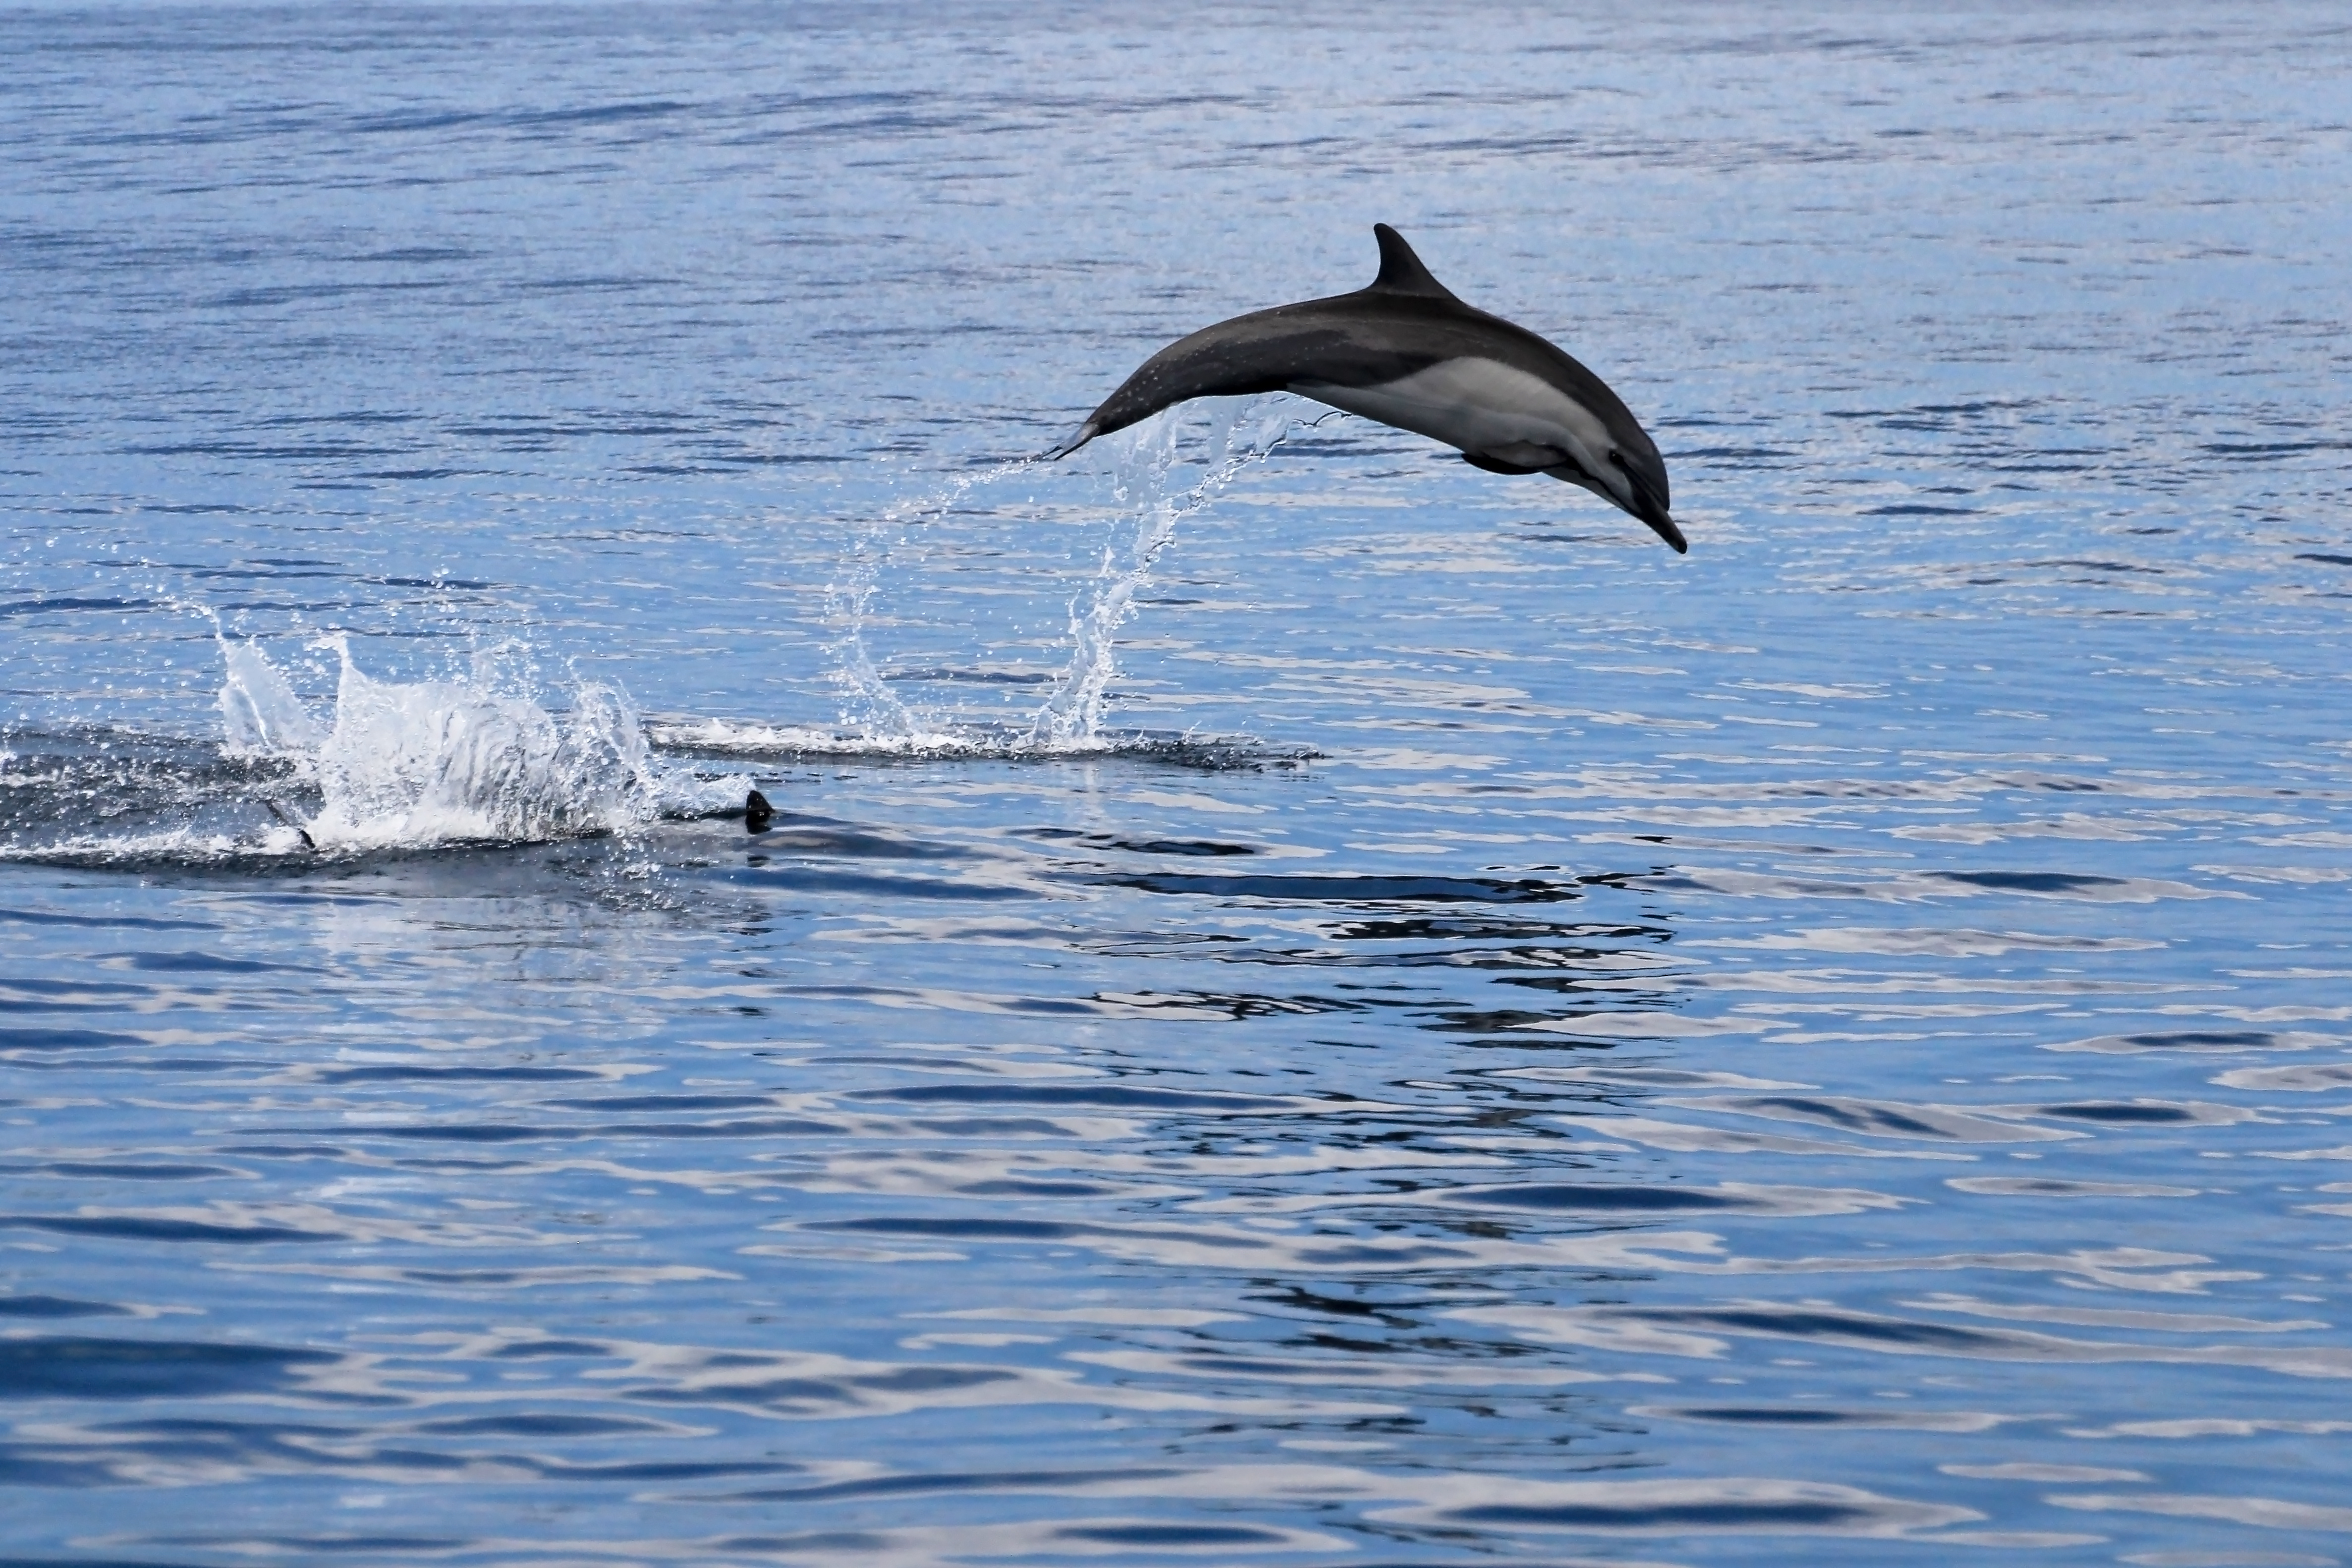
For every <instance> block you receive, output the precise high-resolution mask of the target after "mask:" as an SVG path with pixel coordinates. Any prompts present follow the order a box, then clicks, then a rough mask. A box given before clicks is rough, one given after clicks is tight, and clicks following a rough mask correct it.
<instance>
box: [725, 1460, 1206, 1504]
mask: <svg viewBox="0 0 2352 1568" xmlns="http://www.w3.org/2000/svg"><path fill="white" fill-rule="evenodd" d="M1183 1473H1184V1472H1183V1471H1181V1470H1177V1469H1167V1468H1136V1469H1117V1470H1043V1469H1040V1470H963V1471H943V1472H940V1473H938V1474H931V1475H896V1476H867V1477H864V1478H861V1479H857V1480H853V1481H832V1482H827V1483H824V1484H821V1485H817V1486H807V1487H788V1488H779V1489H773V1490H769V1491H754V1492H735V1493H731V1494H730V1497H729V1500H730V1501H736V1502H755V1501H756V1502H827V1501H831V1500H835V1499H837V1498H887V1497H919V1496H921V1495H923V1494H925V1493H929V1492H1058V1491H1067V1490H1078V1489H1085V1488H1087V1487H1092V1486H1097V1485H1100V1484H1102V1483H1104V1482H1112V1483H1116V1484H1118V1485H1129V1484H1132V1483H1136V1482H1142V1481H1156V1480H1165V1479H1170V1478H1171V1477H1175V1476H1181V1475H1182V1474H1183Z"/></svg>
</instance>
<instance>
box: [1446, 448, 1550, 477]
mask: <svg viewBox="0 0 2352 1568" xmlns="http://www.w3.org/2000/svg"><path fill="white" fill-rule="evenodd" d="M1462 460H1463V461H1464V462H1465V463H1467V464H1469V465H1470V466H1471V467H1472V468H1484V469H1486V471H1487V472H1488V473H1490V474H1540V473H1542V472H1543V471H1544V465H1543V464H1541V463H1538V464H1536V465H1534V466H1533V467H1529V466H1528V464H1526V463H1507V462H1505V461H1503V459H1502V458H1490V457H1488V456H1486V453H1484V452H1465V453H1463V454H1462Z"/></svg>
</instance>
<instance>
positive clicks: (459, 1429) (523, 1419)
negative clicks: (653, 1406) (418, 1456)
mask: <svg viewBox="0 0 2352 1568" xmlns="http://www.w3.org/2000/svg"><path fill="white" fill-rule="evenodd" d="M411 1430H413V1431H415V1432H418V1433H420V1434H424V1435H425V1436H436V1437H623V1436H648V1437H658V1436H667V1435H671V1434H674V1433H675V1431H676V1428H675V1427H671V1426H665V1425H663V1424H662V1423H661V1422H658V1421H645V1420H640V1419H638V1418H637V1417H635V1416H630V1415H573V1414H571V1413H569V1412H563V1413H558V1412H553V1411H531V1412H519V1413H517V1414H515V1415H453V1416H450V1417H448V1418H446V1419H444V1420H436V1421H419V1422H417V1423H416V1424H415V1426H414V1427H412V1428H411Z"/></svg>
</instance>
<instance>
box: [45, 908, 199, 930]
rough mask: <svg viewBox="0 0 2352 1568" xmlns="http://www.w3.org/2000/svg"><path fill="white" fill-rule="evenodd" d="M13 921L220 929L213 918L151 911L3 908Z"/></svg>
mask: <svg viewBox="0 0 2352 1568" xmlns="http://www.w3.org/2000/svg"><path fill="white" fill-rule="evenodd" d="M0 922H5V923H7V924H11V925H42V926H81V927H85V928H88V929H91V930H98V931H115V930H121V931H218V930H219V929H220V927H219V925H218V924H217V923H216V922H215V921H177V920H167V919H158V918H156V917H154V916H149V915H67V914H58V913H55V912H53V911H51V910H0Z"/></svg>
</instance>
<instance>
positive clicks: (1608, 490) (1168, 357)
mask: <svg viewBox="0 0 2352 1568" xmlns="http://www.w3.org/2000/svg"><path fill="white" fill-rule="evenodd" d="M1372 233H1373V235H1374V236H1375V237H1377V238H1378V239H1379V240H1380V243H1381V274H1380V276H1379V277H1377V278H1375V279H1372V283H1371V287H1370V288H1368V289H1357V290H1356V291H1355V292H1354V293H1352V294H1337V295H1334V296H1332V297H1331V298H1330V299H1328V300H1304V301H1302V302H1300V303H1298V304H1296V305H1277V306H1276V307H1275V308H1274V309H1273V310H1253V311H1252V312H1250V313H1249V314H1248V315H1246V316H1235V317H1234V319H1233V320H1232V321H1220V322H1218V323H1217V324H1216V325H1215V326H1213V327H1203V328H1202V329H1201V330H1200V331H1197V332H1194V333H1193V334H1192V336H1191V337H1189V338H1183V339H1180V340H1179V341H1178V342H1172V343H1171V344H1169V345H1168V346H1167V347H1166V348H1164V349H1161V350H1160V352H1159V353H1156V354H1153V355H1152V356H1151V357H1150V359H1148V360H1146V361H1144V362H1143V364H1142V367H1141V368H1140V369H1139V370H1138V371H1137V372H1136V373H1135V374H1133V375H1130V376H1129V377H1128V378H1127V380H1126V382H1125V383H1124V384H1122V385H1121V386H1120V387H1119V389H1118V391H1117V392H1114V393H1112V394H1111V395H1110V396H1108V398H1106V399H1104V401H1103V405H1102V406H1101V407H1099V408H1097V409H1096V410H1095V411H1094V412H1093V413H1092V414H1089V415H1088V416H1087V422H1086V423H1085V424H1083V425H1081V426H1078V428H1077V431H1076V434H1074V435H1072V436H1071V437H1070V438H1069V439H1068V440H1066V441H1065V442H1063V443H1062V444H1061V445H1060V446H1058V447H1055V448H1054V450H1052V451H1051V452H1048V453H1047V454H1045V455H1046V457H1047V458H1066V457H1067V456H1069V455H1070V454H1071V453H1072V452H1075V451H1076V450H1077V449H1078V448H1079V447H1083V446H1085V445H1086V444H1087V442H1089V441H1091V440H1093V439H1094V438H1095V437H1097V436H1107V435H1108V434H1109V433H1110V432H1112V431H1114V430H1123V429H1125V428H1126V427H1127V426H1129V425H1132V424H1135V423H1136V422H1137V421H1138V420H1141V419H1148V418H1150V416H1152V415H1154V414H1157V413H1159V412H1160V410H1161V409H1163V408H1167V407H1171V406H1172V405H1176V404H1179V403H1182V402H1184V401H1186V400H1187V399H1189V398H1194V397H1235V396H1246V395H1252V394H1256V393H1265V392H1295V393H1297V394H1298V395H1300V396H1301V397H1311V398H1313V399H1315V400H1316V401H1317V402H1318V403H1328V404H1329V405H1331V406H1332V407H1334V408H1341V409H1345V410H1346V411H1347V412H1349V413H1350V414H1360V415H1362V416H1364V417H1365V418H1367V419H1377V420H1379V421H1380V422H1381V424H1383V425H1393V426H1397V427H1398V428H1399V429H1401V430H1411V431H1413V432H1414V433H1416V434H1418V435H1423V436H1428V437H1433V438H1435V439H1437V440H1440V441H1443V442H1444V443H1445V444H1446V445H1448V446H1450V447H1459V448H1461V452H1462V458H1463V460H1464V461H1465V462H1467V463H1470V464H1471V465H1473V466H1474V467H1476V468H1485V469H1486V470H1487V471H1488V472H1489V473H1496V474H1549V475H1550V476H1551V477H1552V478H1554V479H1566V480H1567V481H1568V482H1569V483H1570V484H1572V485H1582V486H1583V487H1584V488H1585V489H1589V490H1591V491H1592V492H1593V493H1594V494H1595V495H1597V496H1600V497H1601V499H1602V500H1608V501H1612V502H1614V503H1615V504H1616V505H1617V506H1619V507H1622V508H1623V509H1624V510H1626V511H1629V512H1631V513H1633V515H1634V516H1635V517H1638V518H1640V519H1641V520H1642V521H1643V522H1646V523H1648V524H1649V525H1650V526H1651V528H1653V529H1654V530H1655V531H1657V535H1658V537H1659V538H1661V539H1663V540H1664V541H1665V542H1667V543H1668V544H1671V545H1673V546H1674V547H1675V550H1676V551H1678V552H1687V551H1688V550H1689V549H1690V546H1689V544H1688V543H1686V542H1685V541H1684V539H1683V531H1682V530H1681V529H1679V528H1676V527H1675V520H1674V519H1673V518H1672V517H1671V516H1669V515H1667V512H1666V504H1667V494H1666V464H1665V459H1664V458H1661V457H1659V456H1658V448H1657V445H1656V443H1654V442H1653V441H1652V440H1651V439H1650V437H1649V434H1648V432H1646V431H1644V430H1643V428H1642V426H1641V424H1640V422H1639V421H1638V420H1636V419H1635V418H1634V417H1633V413H1632V412H1631V411H1630V410H1629V409H1627V408H1626V406H1625V405H1624V404H1623V402H1622V401H1621V400H1620V399H1619V398H1618V396H1617V395H1616V394H1615V393H1613V392H1612V391H1610V390H1609V388H1608V386H1607V385H1606V384H1603V383H1602V381H1601V378H1600V377H1599V376H1597V375H1595V374H1592V373H1591V371H1589V370H1587V369H1585V368H1584V367H1583V366H1582V365H1580V364H1579V363H1576V361H1574V360H1572V359H1570V357H1569V356H1568V355H1567V354H1565V353H1561V352H1560V351H1559V349H1557V348H1554V347H1553V346H1552V345H1551V344H1549V343H1548V342H1545V341H1544V340H1543V339H1541V338H1539V337H1538V336H1536V335H1535V334H1534V333H1533V332H1531V331H1528V330H1527V329H1526V328H1525V327H1521V326H1515V325H1513V324H1512V323H1511V322H1509V321H1505V320H1503V319H1502V318H1501V317H1500V316H1490V315H1488V314H1487V313H1486V311H1484V310H1476V309H1475V308H1473V307H1471V306H1468V305H1465V304H1464V303H1463V302H1462V301H1461V300H1457V299H1455V298H1454V295H1453V293H1452V291H1451V290H1449V289H1447V288H1446V287H1445V285H1444V284H1443V283H1440V282H1439V281H1438V280H1437V279H1435V278H1433V277H1431V276H1430V272H1429V268H1426V267H1423V265H1422V264H1421V258H1419V257H1418V256H1415V255H1414V254H1413V253H1412V247H1411V246H1409V245H1407V244H1405V242H1404V237H1403V236H1402V235H1400V234H1399V233H1397V231H1396V230H1394V229H1392V228H1391V227H1390V226H1388V225H1386V224H1384V223H1381V224H1374V225H1373V226H1372Z"/></svg>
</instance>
